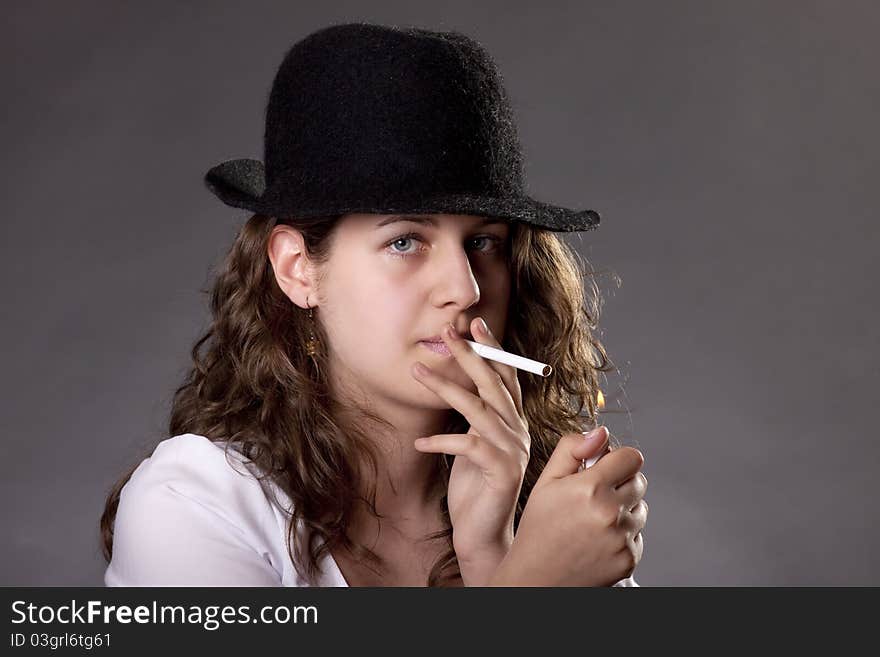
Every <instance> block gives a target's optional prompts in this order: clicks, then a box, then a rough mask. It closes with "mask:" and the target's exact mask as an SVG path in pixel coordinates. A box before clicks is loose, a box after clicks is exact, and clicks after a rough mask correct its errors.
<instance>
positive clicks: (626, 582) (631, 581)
mask: <svg viewBox="0 0 880 657" xmlns="http://www.w3.org/2000/svg"><path fill="white" fill-rule="evenodd" d="M613 586H619V587H620V588H630V587H633V586H636V587H638V588H642V587H641V586H639V583H638V582H637V581H636V580H635V578H633V576H632V575H630V576H629V577H627V578H626V579H622V580H620V581H619V582H617V584H614V585H613Z"/></svg>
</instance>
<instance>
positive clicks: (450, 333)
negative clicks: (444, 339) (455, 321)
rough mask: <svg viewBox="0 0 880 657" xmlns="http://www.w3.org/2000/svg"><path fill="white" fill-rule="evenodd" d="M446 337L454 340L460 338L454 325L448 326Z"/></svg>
mask: <svg viewBox="0 0 880 657" xmlns="http://www.w3.org/2000/svg"><path fill="white" fill-rule="evenodd" d="M446 335H448V336H449V337H450V338H453V339H456V338H458V332H457V331H456V330H455V327H454V326H453V325H452V324H447V325H446Z"/></svg>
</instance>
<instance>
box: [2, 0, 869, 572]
mask: <svg viewBox="0 0 880 657" xmlns="http://www.w3.org/2000/svg"><path fill="white" fill-rule="evenodd" d="M319 4H320V5H321V8H320V10H317V11H316V10H314V9H308V10H307V9H305V8H304V6H305V3H263V2H248V3H238V2H236V3H232V2H229V3H218V2H210V3H209V2H205V3H186V5H184V4H183V3H170V2H169V3H156V2H152V3H138V4H135V3H111V2H102V3H101V2H82V1H81V2H77V3H63V2H55V3H46V2H28V3H18V6H17V7H8V8H7V9H6V12H5V13H6V16H5V23H6V25H7V28H6V34H5V36H4V39H3V41H2V45H0V48H2V57H0V67H2V76H3V77H2V79H3V89H4V102H3V113H4V120H3V122H2V131H3V132H2V138H3V141H2V143H3V145H4V148H3V169H2V186H3V188H2V191H3V201H4V204H3V205H4V212H5V220H4V221H3V240H2V248H3V254H2V255H3V257H2V263H0V266H2V281H3V296H4V301H5V303H4V306H5V312H4V313H3V315H4V320H3V324H2V326H3V339H2V344H3V352H4V353H3V365H4V369H5V372H6V375H5V376H4V377H3V378H2V386H3V391H2V400H3V401H2V404H3V415H2V432H3V435H2V437H3V441H2V450H3V457H2V459H0V469H2V493H3V495H2V500H3V502H2V504H3V511H2V513H3V516H2V519H3V526H4V537H5V538H4V540H3V544H2V548H0V549H2V553H0V569H2V572H0V583H2V584H5V585H101V584H102V575H103V570H104V563H103V560H102V559H101V557H100V553H99V548H98V538H97V537H98V531H97V529H98V518H99V515H100V512H101V509H102V507H103V502H104V498H105V495H106V493H107V490H108V488H109V486H110V485H111V483H112V482H113V481H115V479H116V478H117V477H118V476H119V474H121V472H122V470H123V469H124V468H125V467H126V466H127V465H128V464H129V463H130V462H131V460H132V459H133V458H134V457H135V455H136V454H137V453H138V452H139V450H141V449H142V448H144V447H145V446H147V445H152V444H155V442H156V441H158V440H160V439H162V438H164V437H167V436H166V435H165V430H166V428H165V427H166V422H167V414H168V409H169V401H170V399H171V395H172V392H173V389H174V387H175V386H176V385H178V384H179V382H180V380H181V378H182V376H183V374H184V372H185V369H186V366H187V364H188V362H189V360H188V353H189V349H190V347H191V346H192V343H193V342H194V341H195V339H196V338H197V337H198V336H199V333H200V331H201V330H202V329H203V328H204V326H205V325H206V322H207V319H208V315H207V303H206V297H205V295H203V294H201V293H200V292H199V290H200V289H203V288H205V286H206V285H207V284H208V282H209V276H210V274H211V271H212V267H214V266H215V265H216V264H217V263H219V260H220V258H221V256H222V255H223V253H224V252H225V249H226V248H227V247H228V245H229V243H230V242H231V240H232V238H233V236H234V234H235V231H236V229H237V228H238V227H239V226H240V224H241V223H242V221H243V220H244V219H245V217H246V213H245V212H243V211H237V210H233V209H231V208H227V207H226V206H223V205H222V204H220V202H219V201H217V200H216V199H214V197H213V196H211V195H210V194H209V193H208V192H207V190H205V189H204V187H203V185H202V182H201V177H202V175H203V174H204V172H205V171H206V170H207V169H208V168H209V167H210V166H212V165H213V164H215V163H217V162H220V161H221V160H223V159H227V158H231V157H261V155H262V141H261V140H262V128H263V124H262V119H263V111H264V103H265V99H266V96H267V94H268V89H269V85H270V84H271V80H272V76H273V75H274V71H275V69H276V67H277V66H278V64H279V63H280V60H281V57H282V56H283V54H284V52H285V51H286V49H287V48H288V46H289V45H290V44H291V43H293V42H294V41H296V40H298V39H300V38H302V37H304V36H305V35H306V34H308V33H310V32H312V31H313V30H316V29H318V28H320V27H323V26H325V25H328V24H330V23H335V22H344V21H350V20H366V21H369V22H380V23H390V24H398V25H418V26H422V27H429V28H433V29H457V30H461V31H464V32H466V33H468V34H470V35H472V36H474V37H475V38H477V39H479V40H480V41H482V42H483V43H484V44H485V45H486V47H487V48H488V49H489V50H490V52H492V54H493V55H494V57H495V58H496V60H497V62H498V64H499V66H500V68H501V71H502V74H503V76H504V79H505V82H506V85H507V88H508V90H509V92H510V95H511V98H512V100H513V103H514V109H515V112H516V116H517V120H518V122H519V127H520V134H521V138H522V142H523V147H524V150H525V153H526V156H527V175H528V179H529V189H530V191H531V192H532V194H534V195H535V196H536V197H537V198H539V199H542V200H548V201H553V202H557V203H560V204H566V205H569V206H572V207H592V208H595V209H597V210H599V211H600V212H601V213H602V215H603V219H604V222H603V224H602V226H601V228H600V229H599V230H598V231H596V232H590V233H587V234H586V235H584V236H583V239H579V238H578V237H577V236H573V237H572V238H571V239H572V244H574V245H576V246H577V248H578V249H579V250H580V252H581V253H582V254H583V255H584V256H585V257H586V258H587V259H588V260H589V261H590V262H591V263H592V264H593V265H594V266H595V267H596V268H598V269H601V270H606V271H608V272H609V273H608V274H607V275H606V276H604V277H603V279H602V280H601V286H602V290H603V293H604V295H605V298H606V303H605V308H604V314H603V319H602V324H603V329H602V333H601V337H602V339H603V340H604V343H605V345H606V347H607V348H608V349H609V352H610V355H611V357H612V359H613V360H614V362H615V363H616V364H617V366H618V367H619V368H620V372H619V373H618V374H615V375H611V376H609V377H608V381H607V385H606V391H607V393H608V399H609V404H608V410H609V411H616V412H615V413H613V414H612V413H608V414H607V415H606V416H605V418H606V421H607V423H608V425H609V426H610V427H611V429H612V430H613V431H614V432H615V433H616V434H617V435H618V436H619V437H620V438H621V440H623V442H625V443H627V444H632V445H637V446H639V447H640V448H641V449H642V451H643V453H644V454H645V457H646V464H645V472H646V474H647V475H648V478H649V480H650V485H649V490H648V494H647V499H648V501H649V503H650V507H651V515H650V518H649V521H648V526H647V528H646V530H645V537H646V541H645V555H644V559H643V561H642V564H641V565H640V567H639V569H638V570H637V572H636V576H637V579H638V580H639V581H640V582H641V583H642V584H643V585H672V586H686V585H698V586H703V585H737V586H738V585H862V584H873V585H877V584H880V559H878V557H877V554H878V553H880V533H878V526H877V522H876V518H877V513H876V511H875V508H874V499H873V498H874V491H875V486H874V482H873V468H874V466H875V465H876V464H877V463H878V456H880V447H878V441H877V431H876V428H875V424H874V412H875V410H876V408H877V405H878V394H877V390H878V378H880V377H878V369H880V368H878V364H880V358H878V352H880V350H878V347H877V339H876V330H875V328H874V327H875V326H876V325H877V319H878V317H877V315H878V312H877V309H876V293H871V292H870V290H872V289H875V288H876V282H877V279H878V265H877V261H876V257H873V256H871V255H870V254H871V253H876V251H877V250H878V249H877V247H878V233H880V231H878V228H877V224H876V220H877V208H878V202H877V200H876V189H875V188H876V184H877V181H878V180H880V166H878V164H880V156H878V152H880V149H878V146H880V143H878V141H880V140H878V136H877V123H876V120H877V115H878V101H880V84H878V76H877V62H878V61H880V46H878V40H877V39H876V35H877V32H878V26H880V21H878V19H880V6H878V5H877V4H876V3H871V2H831V1H828V2H732V1H731V2H691V3H685V2H662V3H658V2H649V1H645V2H615V3H597V2H590V3H567V4H563V3H557V4H555V5H553V4H551V5H547V6H545V7H544V8H541V9H538V8H537V5H535V4H534V3H525V2H519V3H516V2H510V1H507V2H491V3H487V2H482V3H474V2H462V3H449V2H444V3H427V4H425V5H424V6H417V5H413V3H410V2H390V1H385V2H374V3H371V8H370V9H366V8H364V5H363V3H360V2H326V3H319ZM163 5H164V6H163ZM365 12H366V13H365ZM614 275H617V276H619V277H620V280H621V281H622V285H620V286H618V285H617V284H616V282H615V281H614Z"/></svg>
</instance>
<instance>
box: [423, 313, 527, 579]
mask: <svg viewBox="0 0 880 657" xmlns="http://www.w3.org/2000/svg"><path fill="white" fill-rule="evenodd" d="M448 328H451V325H450V326H448V327H447V329H448ZM471 333H472V335H473V336H474V339H475V341H477V342H480V343H481V344H486V345H489V346H492V347H497V348H499V349H500V348H501V345H500V344H498V342H497V341H496V340H495V338H494V337H493V336H492V334H491V333H489V332H486V331H483V330H482V325H481V320H480V319H479V318H476V319H474V320H473V321H472V322H471ZM443 341H444V342H445V343H446V344H447V345H448V347H449V350H450V351H451V352H452V354H453V356H454V357H455V358H456V360H457V361H458V363H459V364H460V365H461V368H462V369H463V370H464V371H465V372H467V374H468V375H469V376H470V377H471V379H473V381H474V383H476V384H477V391H478V392H479V396H477V395H475V394H473V393H471V392H470V391H468V390H465V389H464V388H462V387H461V386H459V385H457V384H455V383H453V382H452V381H450V380H448V379H447V378H445V377H443V376H442V375H440V374H438V373H437V372H434V371H432V370H430V369H429V370H428V373H427V374H420V373H419V372H418V364H417V365H416V366H415V367H414V372H413V376H415V377H416V378H417V379H418V380H419V381H420V382H421V383H422V384H424V385H425V386H426V387H427V388H429V389H430V390H432V391H433V392H434V393H435V394H437V396H439V397H440V398H441V399H443V400H445V401H446V402H447V403H449V405H450V406H452V407H453V408H454V409H456V410H457V411H459V412H460V413H461V414H462V415H463V416H464V417H465V419H466V420H467V421H468V422H469V423H470V429H469V430H468V432H467V433H466V434H437V435H434V436H428V437H425V438H420V439H418V440H417V441H416V442H415V447H416V449H418V450H419V451H421V452H434V453H443V454H453V455H455V457H456V458H455V460H454V462H453V465H452V471H451V472H450V475H449V488H448V490H447V501H448V504H449V517H450V520H451V521H452V532H453V533H452V539H453V546H454V548H455V552H456V555H457V556H458V562H459V566H460V567H461V570H462V578H463V579H464V580H465V584H466V585H482V584H485V583H486V582H487V581H488V577H489V576H490V575H491V574H492V572H494V570H495V568H496V567H497V565H498V564H499V563H500V561H501V559H503V558H504V556H505V555H506V554H507V551H508V550H509V549H510V546H511V544H512V543H513V521H514V516H515V513H516V503H517V500H518V499H519V493H520V488H521V487H522V482H523V477H524V476H525V471H526V466H527V465H528V462H529V448H530V444H531V439H530V437H529V429H528V422H527V421H526V419H525V414H524V413H523V410H522V392H521V390H520V386H519V380H518V379H517V375H516V369H515V368H513V367H511V366H509V365H503V364H501V363H496V362H494V361H488V360H485V359H483V358H482V357H481V356H479V355H478V354H477V353H475V352H474V351H472V350H471V348H470V347H469V346H468V345H467V344H466V343H465V342H464V340H463V339H462V338H460V337H458V336H457V335H455V336H451V335H449V334H448V332H446V331H444V335H443ZM468 571H470V572H468ZM469 575H471V576H469ZM469 579H470V581H468V580H469Z"/></svg>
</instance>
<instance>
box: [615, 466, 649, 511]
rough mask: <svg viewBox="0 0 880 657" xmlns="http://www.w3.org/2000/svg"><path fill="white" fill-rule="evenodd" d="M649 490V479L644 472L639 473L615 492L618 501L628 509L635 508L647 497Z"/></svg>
mask: <svg viewBox="0 0 880 657" xmlns="http://www.w3.org/2000/svg"><path fill="white" fill-rule="evenodd" d="M647 490H648V478H647V477H646V476H645V475H644V473H643V472H637V473H636V474H635V476H634V477H631V478H630V479H629V481H627V482H625V483H623V484H621V485H620V486H618V487H617V488H616V489H615V490H614V495H615V496H616V497H617V501H618V502H619V503H620V504H623V505H624V506H625V507H626V508H627V509H631V508H633V507H634V506H635V505H636V504H638V503H639V501H640V500H641V499H642V498H643V497H644V496H645V491H647Z"/></svg>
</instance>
